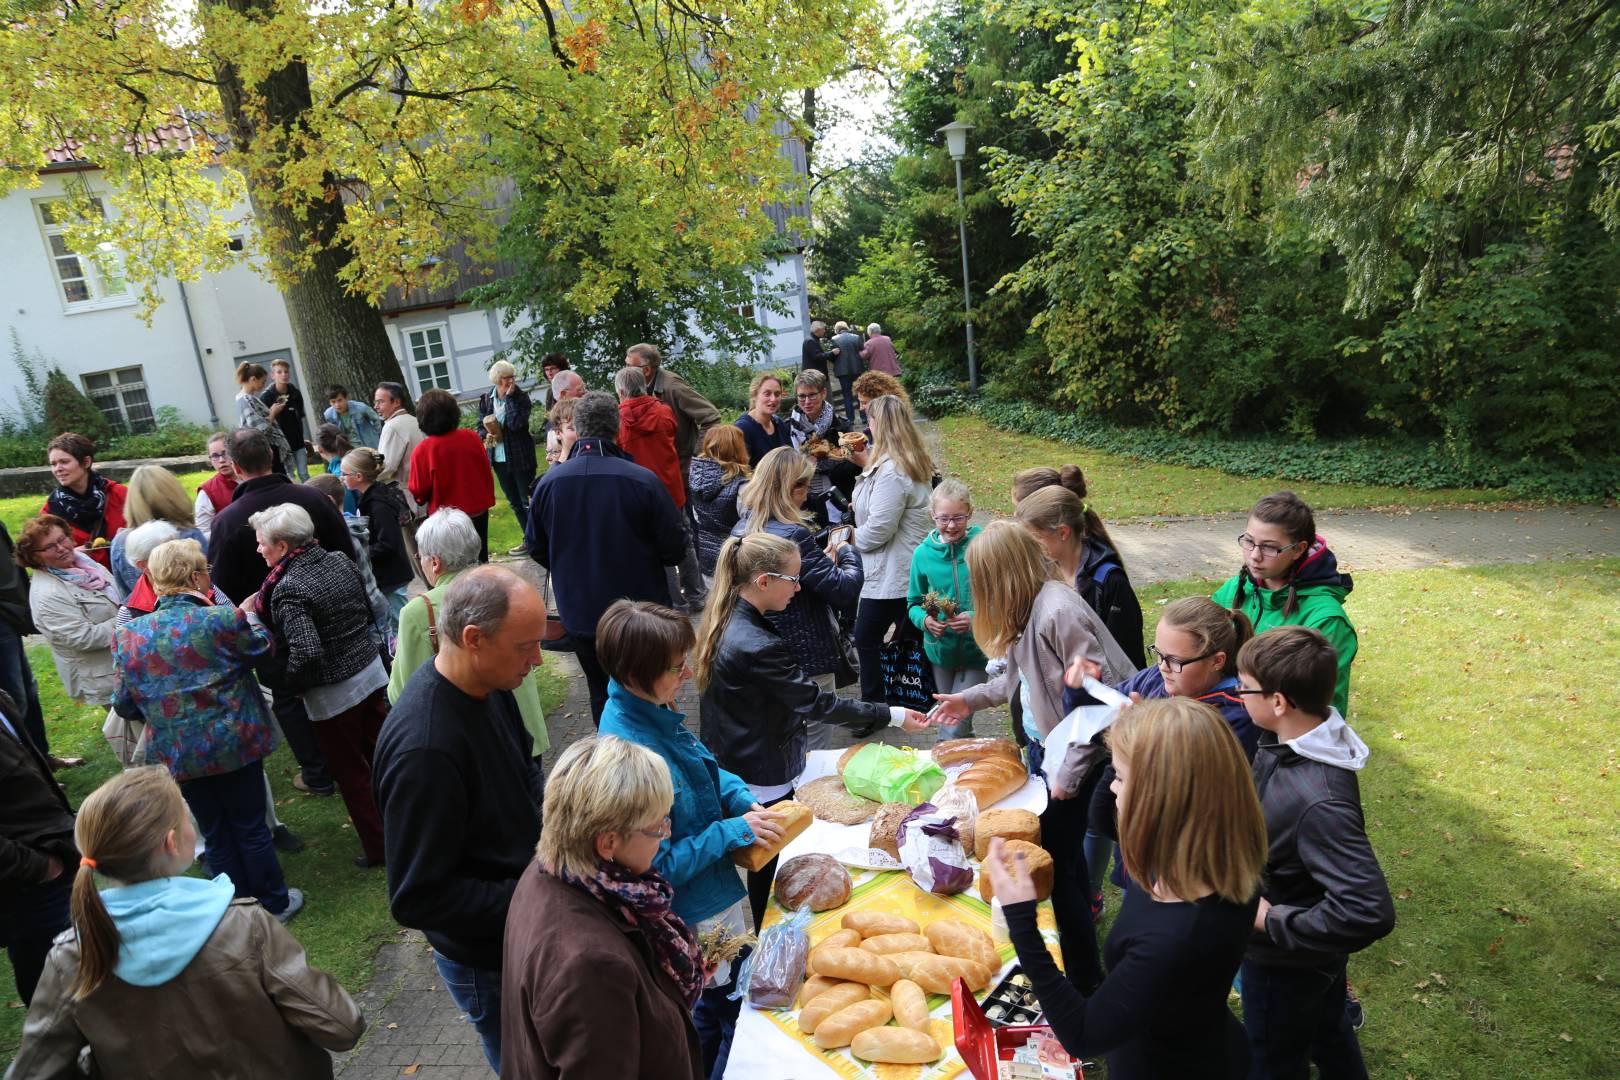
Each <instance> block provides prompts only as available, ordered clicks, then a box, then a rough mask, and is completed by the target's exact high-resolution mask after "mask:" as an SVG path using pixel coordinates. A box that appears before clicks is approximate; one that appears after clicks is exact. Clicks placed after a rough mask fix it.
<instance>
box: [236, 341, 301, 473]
mask: <svg viewBox="0 0 1620 1080" xmlns="http://www.w3.org/2000/svg"><path fill="white" fill-rule="evenodd" d="M269 377H270V374H269V372H267V371H265V370H264V368H263V366H262V365H259V364H255V363H253V362H252V361H251V360H244V361H243V362H242V363H240V364H238V365H237V368H236V385H237V391H236V426H237V427H239V428H252V429H253V430H255V431H262V432H264V437H265V438H267V439H269V440H270V455H271V457H272V458H273V460H274V463H273V464H272V465H271V471H272V472H278V473H283V474H285V475H287V476H288V477H289V478H291V479H292V481H293V482H294V483H297V481H298V477H297V476H295V475H294V474H293V473H292V471H291V470H292V467H293V452H292V446H291V445H290V444H289V443H288V442H287V436H286V435H284V434H282V431H281V424H279V423H278V422H277V421H278V419H279V418H280V416H281V412H282V410H283V409H285V408H286V407H287V402H286V400H285V399H282V400H280V401H277V402H276V403H275V404H274V405H266V404H265V403H264V402H263V401H261V400H260V399H259V395H260V394H262V393H264V384H265V380H267V379H269Z"/></svg>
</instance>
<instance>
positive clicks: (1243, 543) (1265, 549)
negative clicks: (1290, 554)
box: [1238, 533, 1305, 559]
mask: <svg viewBox="0 0 1620 1080" xmlns="http://www.w3.org/2000/svg"><path fill="white" fill-rule="evenodd" d="M1304 542H1305V541H1303V540H1296V541H1294V542H1293V543H1292V544H1289V545H1287V546H1286V547H1278V546H1277V545H1276V544H1257V543H1255V542H1254V537H1252V536H1250V535H1249V534H1248V533H1244V534H1243V535H1242V536H1239V537H1238V549H1239V550H1240V551H1242V552H1243V554H1245V555H1247V554H1248V553H1249V552H1251V551H1258V552H1260V557H1261V558H1263V559H1275V558H1276V557H1277V556H1279V555H1281V554H1282V553H1283V552H1285V551H1293V550H1294V549H1295V548H1297V547H1299V545H1301V544H1303V543H1304Z"/></svg>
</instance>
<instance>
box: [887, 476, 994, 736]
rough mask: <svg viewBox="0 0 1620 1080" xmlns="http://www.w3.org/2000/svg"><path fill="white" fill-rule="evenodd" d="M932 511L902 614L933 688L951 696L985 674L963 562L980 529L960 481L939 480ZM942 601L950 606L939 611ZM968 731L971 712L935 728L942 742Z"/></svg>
mask: <svg viewBox="0 0 1620 1080" xmlns="http://www.w3.org/2000/svg"><path fill="white" fill-rule="evenodd" d="M931 510H932V512H933V518H934V529H933V531H932V532H930V533H929V534H928V535H927V536H925V537H923V541H922V543H920V544H918V545H917V550H916V551H914V552H912V553H911V580H910V584H909V586H908V588H907V589H906V612H907V614H908V615H909V616H910V618H911V623H912V625H913V626H915V627H916V628H917V629H919V630H921V631H922V632H923V654H924V655H925V656H927V657H928V662H929V664H930V665H932V667H933V669H934V688H935V689H937V690H938V691H940V692H941V693H945V694H954V693H956V692H957V691H959V690H965V689H967V688H968V687H970V686H977V685H979V684H980V683H982V682H984V681H985V680H986V679H987V678H989V676H988V675H987V674H986V673H985V670H984V667H985V664H986V662H987V661H986V660H985V658H984V653H983V652H982V651H981V650H980V649H979V646H978V644H977V643H976V642H975V641H974V640H973V589H972V585H971V584H970V582H971V577H970V575H969V574H968V564H967V550H968V544H969V543H971V542H972V540H973V538H974V537H975V536H978V535H979V533H981V532H982V531H984V530H983V528H982V527H981V526H978V525H973V524H970V523H969V522H970V520H971V519H972V517H973V501H972V499H971V498H969V496H968V489H967V485H966V484H964V483H962V481H960V480H956V479H946V480H941V481H940V482H939V486H938V487H936V488H934V498H933V503H932V505H931ZM941 602H944V603H945V605H946V608H948V609H949V610H945V609H942V608H941V607H940V606H939V604H940V603H941ZM972 734H973V714H972V713H969V714H968V715H967V716H966V717H965V718H963V719H962V720H961V721H959V722H957V723H954V724H941V725H940V728H939V737H940V740H941V741H944V740H946V739H964V738H967V737H969V736H971V735H972Z"/></svg>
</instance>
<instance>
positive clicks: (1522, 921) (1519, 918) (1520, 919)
mask: <svg viewBox="0 0 1620 1080" xmlns="http://www.w3.org/2000/svg"><path fill="white" fill-rule="evenodd" d="M1496 910H1497V912H1498V913H1499V914H1502V915H1506V916H1507V917H1508V918H1510V919H1512V920H1513V921H1514V922H1515V923H1517V924H1518V925H1520V926H1524V925H1526V924H1527V923H1529V922H1530V916H1528V915H1520V914H1519V913H1518V912H1516V911H1510V910H1508V909H1507V908H1505V907H1499V908H1497V909H1496Z"/></svg>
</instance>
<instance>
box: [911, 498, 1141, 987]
mask: <svg viewBox="0 0 1620 1080" xmlns="http://www.w3.org/2000/svg"><path fill="white" fill-rule="evenodd" d="M967 563H968V576H969V578H970V579H971V580H972V582H973V601H974V606H975V610H974V613H973V624H972V629H973V639H974V640H975V641H976V642H978V644H979V648H980V649H982V650H983V651H984V654H985V655H986V656H989V657H998V656H1004V657H1006V659H1007V667H1006V669H1005V670H1004V671H1003V672H1002V673H1001V674H1000V675H998V676H996V677H995V678H993V679H991V680H989V681H988V682H983V683H980V684H979V685H978V686H970V687H968V688H967V689H965V690H962V691H961V692H959V693H954V694H936V695H935V697H936V698H938V699H939V702H940V707H939V713H940V716H941V718H942V720H941V722H943V723H960V722H961V721H962V720H963V719H964V718H966V717H967V716H968V715H970V714H971V713H973V712H976V711H978V710H980V709H987V708H990V707H991V706H994V705H1004V704H1006V703H1007V702H1008V701H1009V700H1010V699H1012V698H1013V697H1015V696H1016V697H1017V698H1018V700H1019V702H1020V703H1021V705H1022V707H1023V724H1024V733H1025V734H1026V735H1028V737H1029V766H1030V771H1031V772H1032V773H1041V774H1042V775H1043V776H1044V777H1045V778H1046V786H1047V790H1048V792H1049V794H1050V795H1051V798H1050V800H1049V801H1048V803H1047V806H1046V811H1045V812H1044V813H1043V814H1042V815H1041V837H1042V844H1043V846H1044V847H1045V848H1046V850H1047V851H1048V852H1050V853H1051V855H1052V861H1053V863H1054V865H1055V871H1056V880H1055V881H1054V884H1053V891H1052V907H1053V911H1054V914H1055V915H1056V916H1057V924H1058V931H1059V933H1060V934H1061V936H1062V941H1063V969H1064V970H1065V971H1068V972H1070V973H1071V974H1074V975H1075V976H1076V977H1077V978H1079V979H1080V980H1081V984H1082V985H1083V986H1085V987H1087V988H1088V989H1089V988H1090V987H1091V986H1093V985H1095V984H1096V983H1097V982H1098V981H1100V980H1101V978H1102V968H1101V964H1100V962H1099V960H1098V957H1097V935H1096V932H1095V930H1093V929H1092V922H1091V903H1090V901H1091V890H1090V888H1089V886H1088V883H1087V879H1086V863H1085V857H1084V855H1083V852H1082V845H1083V843H1084V840H1085V834H1086V814H1087V807H1088V804H1089V802H1090V798H1091V790H1092V788H1093V787H1094V786H1095V784H1096V783H1097V779H1098V777H1099V776H1100V775H1101V771H1102V770H1101V768H1100V766H1101V765H1102V761H1103V757H1104V752H1103V750H1102V748H1101V747H1098V746H1071V747H1070V748H1069V751H1068V753H1067V755H1066V756H1065V757H1064V759H1063V760H1061V761H1047V760H1045V753H1044V751H1043V749H1042V742H1043V740H1044V739H1045V738H1046V735H1047V733H1048V732H1050V731H1051V730H1052V729H1053V728H1054V727H1056V726H1057V724H1058V721H1060V720H1062V719H1063V717H1064V715H1065V714H1064V711H1063V672H1064V669H1065V668H1067V667H1068V666H1069V664H1070V662H1071V661H1074V660H1077V659H1078V660H1089V661H1091V662H1093V663H1095V664H1097V665H1098V667H1099V668H1100V670H1101V671H1102V672H1103V680H1104V681H1105V682H1109V683H1115V682H1119V681H1121V680H1123V679H1125V678H1127V677H1129V676H1130V675H1131V674H1132V673H1133V672H1134V671H1135V668H1134V667H1133V666H1132V665H1131V662H1130V658H1129V657H1127V656H1126V655H1125V653H1124V651H1123V650H1122V649H1121V648H1120V647H1119V644H1118V643H1117V642H1115V641H1114V637H1113V635H1112V634H1110V633H1109V632H1108V628H1107V627H1106V626H1104V625H1103V623H1102V620H1101V619H1099V618H1098V617H1097V613H1096V612H1095V611H1092V610H1091V608H1090V607H1088V606H1087V605H1086V602H1085V601H1084V600H1082V599H1080V594H1079V593H1077V592H1075V591H1074V589H1073V588H1072V587H1070V586H1069V585H1068V584H1067V583H1065V582H1064V581H1062V580H1061V579H1060V578H1059V577H1058V576H1057V575H1058V570H1057V569H1056V567H1055V566H1054V564H1053V563H1052V561H1051V560H1050V559H1048V558H1047V557H1046V555H1045V553H1044V552H1043V551H1042V550H1041V547H1040V544H1039V543H1038V542H1037V541H1036V540H1035V538H1034V537H1033V536H1031V535H1030V534H1029V533H1027V532H1026V531H1024V529H1023V528H1022V527H1021V526H1019V525H1018V524H1016V523H1014V522H1011V521H994V522H991V523H990V524H989V525H986V526H985V527H984V531H983V532H981V533H980V534H979V535H978V536H976V537H974V539H973V541H972V543H970V544H968V550H967ZM981 805H989V804H988V803H983V802H981Z"/></svg>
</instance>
